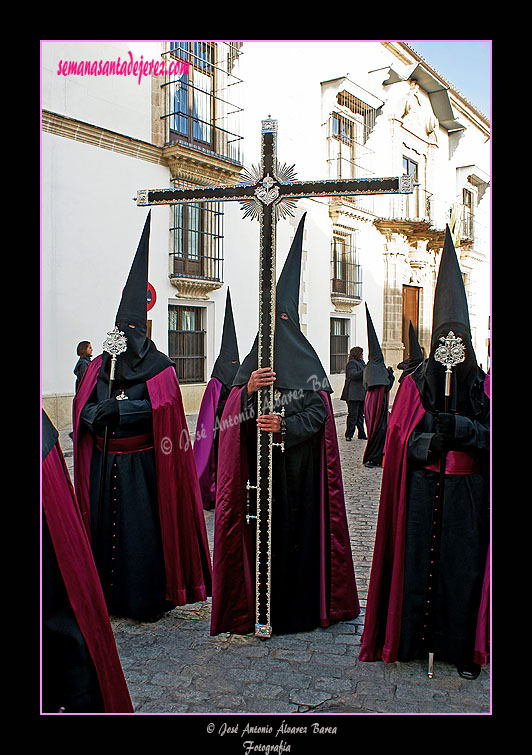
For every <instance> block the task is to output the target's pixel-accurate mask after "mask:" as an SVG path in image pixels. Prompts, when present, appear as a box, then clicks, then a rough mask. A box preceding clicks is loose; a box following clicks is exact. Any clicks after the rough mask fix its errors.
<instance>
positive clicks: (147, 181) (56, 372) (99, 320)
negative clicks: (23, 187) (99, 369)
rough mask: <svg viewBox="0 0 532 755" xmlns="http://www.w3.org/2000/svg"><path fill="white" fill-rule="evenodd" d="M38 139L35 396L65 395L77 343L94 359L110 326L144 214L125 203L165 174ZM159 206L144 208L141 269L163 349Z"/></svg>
mask: <svg viewBox="0 0 532 755" xmlns="http://www.w3.org/2000/svg"><path fill="white" fill-rule="evenodd" d="M42 142H43V149H42V250H41V265H42V391H43V394H48V393H69V392H73V390H74V384H75V378H74V375H73V374H72V370H73V367H74V365H75V362H76V361H77V356H76V346H77V344H78V343H79V341H81V340H88V341H91V343H92V345H93V348H94V354H95V355H96V354H99V353H101V347H102V344H103V341H104V339H105V337H106V333H107V332H108V331H109V330H111V329H112V328H113V326H114V321H115V315H116V311H117V309H118V306H119V303H120V298H121V292H122V288H123V286H124V284H125V282H126V280H127V276H128V273H129V269H130V267H131V262H132V260H133V257H134V255H135V252H136V249H137V245H138V242H139V239H140V236H141V233H142V229H143V226H144V222H145V219H146V217H147V213H148V210H147V208H145V207H144V208H140V207H137V205H136V204H135V202H133V201H132V198H133V197H134V196H135V195H136V191H137V189H139V188H143V187H149V186H158V185H161V186H166V185H167V182H168V171H167V170H166V169H164V168H161V167H159V166H157V165H152V164H151V163H148V162H143V161H139V160H135V159H133V158H130V157H125V156H123V155H119V154H116V153H113V152H110V151H108V150H102V149H99V148H97V147H93V146H90V145H86V144H83V143H80V142H75V141H73V140H71V139H65V138H62V137H59V136H54V135H50V134H43V137H42ZM165 209H166V208H154V209H153V210H152V222H151V236H150V268H149V280H150V282H151V283H152V285H154V287H155V289H156V292H157V303H156V304H155V307H154V308H153V309H152V310H151V311H150V313H149V316H150V319H152V321H153V326H152V327H153V340H154V341H155V342H156V343H157V344H158V345H160V348H161V350H163V351H165V350H166V347H167V341H168V336H167V330H168V320H167V309H166V299H167V298H168V295H172V293H173V292H175V289H172V287H171V285H170V283H169V282H168V218H167V212H165Z"/></svg>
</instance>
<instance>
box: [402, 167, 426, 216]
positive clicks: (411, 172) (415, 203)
mask: <svg viewBox="0 0 532 755" xmlns="http://www.w3.org/2000/svg"><path fill="white" fill-rule="evenodd" d="M418 168H419V166H418V163H416V162H414V161H413V160H411V159H410V158H409V157H404V156H403V174H404V175H406V176H413V177H414V184H417V183H418V181H419V169H418ZM405 199H406V203H407V210H406V215H407V217H408V218H420V217H422V215H421V213H420V207H419V186H414V192H413V194H405Z"/></svg>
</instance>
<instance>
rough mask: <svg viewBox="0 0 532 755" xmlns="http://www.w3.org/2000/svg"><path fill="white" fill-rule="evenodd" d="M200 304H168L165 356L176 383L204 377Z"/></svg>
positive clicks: (203, 337)
mask: <svg viewBox="0 0 532 755" xmlns="http://www.w3.org/2000/svg"><path fill="white" fill-rule="evenodd" d="M203 316H204V307H181V306H177V305H173V304H171V305H170V306H169V307H168V355H169V357H170V359H171V360H172V361H173V362H174V364H175V366H176V372H177V379H178V380H179V382H180V383H203V382H204V380H205V331H204V330H203V328H202V323H203Z"/></svg>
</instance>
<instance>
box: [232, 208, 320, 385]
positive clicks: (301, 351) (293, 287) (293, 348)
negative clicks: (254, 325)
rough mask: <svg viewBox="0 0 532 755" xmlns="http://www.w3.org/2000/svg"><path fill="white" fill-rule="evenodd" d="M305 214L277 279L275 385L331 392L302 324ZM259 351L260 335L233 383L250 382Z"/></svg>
mask: <svg viewBox="0 0 532 755" xmlns="http://www.w3.org/2000/svg"><path fill="white" fill-rule="evenodd" d="M305 217H306V213H305V214H304V215H303V217H302V218H301V220H300V222H299V225H298V227H297V231H296V234H295V237H294V240H293V242H292V245H291V247H290V251H289V253H288V256H287V258H286V260H285V263H284V266H283V270H282V272H281V275H280V276H279V279H278V281H277V287H276V298H275V340H274V363H273V369H274V372H275V373H276V379H275V387H276V388H282V389H284V390H304V391H312V390H324V391H327V392H328V393H332V388H331V386H330V383H329V380H328V378H327V374H326V372H325V370H324V368H323V365H322V363H321V361H320V358H319V357H318V355H317V353H316V351H315V350H314V348H313V347H312V345H311V344H310V343H309V341H308V340H307V339H306V337H305V336H304V335H303V333H302V332H301V329H300V326H299V288H300V278H301V253H302V250H303V227H304V223H305ZM281 315H283V316H281ZM284 315H286V317H285V316H284ZM257 353H258V336H256V337H255V341H254V343H253V346H252V348H251V351H250V352H249V354H248V355H247V356H246V358H245V359H244V361H243V362H242V365H241V366H240V369H239V371H238V373H237V375H236V377H235V380H234V383H233V385H245V384H246V383H247V381H248V380H249V377H250V375H251V373H252V372H253V371H254V370H256V369H257V363H258V362H257Z"/></svg>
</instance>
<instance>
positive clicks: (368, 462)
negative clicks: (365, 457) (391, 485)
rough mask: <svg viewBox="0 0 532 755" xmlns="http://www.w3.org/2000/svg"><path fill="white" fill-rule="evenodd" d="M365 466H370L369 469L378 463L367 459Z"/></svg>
mask: <svg viewBox="0 0 532 755" xmlns="http://www.w3.org/2000/svg"><path fill="white" fill-rule="evenodd" d="M364 466H365V467H368V469H373V467H376V466H377V464H374V463H373V462H372V461H365V462H364Z"/></svg>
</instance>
